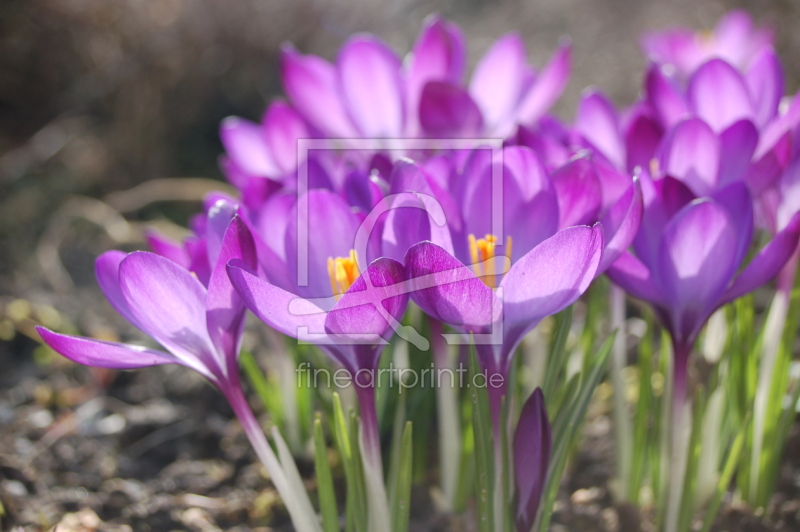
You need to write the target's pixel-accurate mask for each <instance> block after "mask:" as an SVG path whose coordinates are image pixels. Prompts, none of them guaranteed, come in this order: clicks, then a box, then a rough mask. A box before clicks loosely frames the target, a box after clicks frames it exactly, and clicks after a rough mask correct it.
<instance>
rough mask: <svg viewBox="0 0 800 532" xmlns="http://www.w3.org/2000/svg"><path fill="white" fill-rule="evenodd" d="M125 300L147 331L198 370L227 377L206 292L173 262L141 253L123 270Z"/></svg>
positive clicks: (133, 255) (130, 258)
mask: <svg viewBox="0 0 800 532" xmlns="http://www.w3.org/2000/svg"><path fill="white" fill-rule="evenodd" d="M119 281H120V288H121V291H122V295H123V297H124V298H125V301H127V303H128V308H130V310H131V314H132V315H133V317H134V318H136V320H137V321H138V323H139V324H140V325H141V328H142V330H143V331H144V332H146V333H147V334H149V335H150V336H152V337H153V338H154V339H155V340H156V341H157V342H159V343H160V344H161V345H163V346H164V347H166V348H167V349H168V350H169V351H170V352H171V353H172V354H174V355H175V356H176V357H178V358H180V359H181V360H183V361H184V362H186V363H187V364H192V366H193V367H197V366H200V365H202V366H204V367H206V368H207V369H208V372H210V373H212V374H214V375H222V373H221V368H220V367H219V366H218V364H217V361H216V356H215V353H214V351H215V349H214V346H213V344H212V343H211V340H210V338H209V336H208V330H207V328H206V289H205V288H204V287H203V285H202V284H200V281H198V280H197V278H196V277H195V276H193V275H192V274H191V273H190V272H189V271H187V270H184V269H183V268H181V267H180V266H178V265H177V264H175V263H174V262H172V261H171V260H169V259H165V258H164V257H161V256H159V255H155V254H153V253H147V252H143V251H137V252H135V253H131V254H130V255H128V256H127V257H126V258H125V260H123V261H122V263H121V264H120V267H119Z"/></svg>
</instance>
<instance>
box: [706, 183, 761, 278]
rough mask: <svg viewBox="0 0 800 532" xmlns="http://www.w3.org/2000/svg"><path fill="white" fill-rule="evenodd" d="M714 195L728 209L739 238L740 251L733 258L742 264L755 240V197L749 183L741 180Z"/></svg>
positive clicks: (715, 199)
mask: <svg viewBox="0 0 800 532" xmlns="http://www.w3.org/2000/svg"><path fill="white" fill-rule="evenodd" d="M712 197H713V198H714V201H716V202H717V203H718V204H720V205H722V206H723V207H725V208H726V209H727V210H728V216H729V219H730V221H731V227H732V228H733V229H734V232H735V234H736V236H737V238H738V239H739V246H738V248H737V249H738V251H737V252H736V255H735V258H734V259H733V260H734V262H735V263H736V264H741V263H742V261H744V258H745V255H746V254H747V250H748V248H749V247H750V245H751V244H752V242H753V198H752V197H751V196H750V191H749V190H748V189H747V185H745V184H744V183H742V182H741V181H739V182H736V183H732V184H731V185H729V186H727V187H725V188H724V189H722V190H720V191H718V192H716V193H715V194H714V195H713V196H712Z"/></svg>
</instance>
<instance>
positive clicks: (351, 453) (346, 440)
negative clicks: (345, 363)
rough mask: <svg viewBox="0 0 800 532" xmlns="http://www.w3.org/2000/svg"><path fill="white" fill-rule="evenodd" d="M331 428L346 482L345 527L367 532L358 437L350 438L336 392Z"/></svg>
mask: <svg viewBox="0 0 800 532" xmlns="http://www.w3.org/2000/svg"><path fill="white" fill-rule="evenodd" d="M331 429H332V430H331V431H332V432H333V436H334V439H335V440H336V448H337V450H338V451H339V456H340V457H341V459H342V465H343V467H344V476H345V481H346V482H347V523H348V525H347V528H348V530H351V527H354V528H355V530H356V531H357V532H367V505H366V500H365V497H364V491H363V485H364V477H363V475H362V474H361V457H360V456H358V455H357V454H356V453H357V452H358V449H357V447H358V445H357V442H358V438H356V439H355V440H353V439H352V438H351V431H350V426H349V424H348V420H347V418H346V417H345V415H344V411H343V409H342V400H341V398H340V397H339V394H338V393H334V394H333V423H331ZM354 442H355V443H356V444H355V445H354Z"/></svg>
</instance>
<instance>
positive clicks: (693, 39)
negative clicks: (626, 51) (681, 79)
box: [641, 28, 701, 73]
mask: <svg viewBox="0 0 800 532" xmlns="http://www.w3.org/2000/svg"><path fill="white" fill-rule="evenodd" d="M641 45H642V51H643V52H644V54H645V55H646V56H647V58H648V59H650V60H652V61H655V62H657V63H668V64H671V65H673V66H674V67H675V68H677V69H678V70H679V71H680V72H681V73H686V72H691V71H692V70H694V68H695V67H696V66H697V62H698V61H699V60H700V59H701V56H700V54H699V53H698V50H697V36H696V35H695V34H694V32H693V31H691V30H687V29H683V28H675V29H670V30H666V31H658V32H652V33H646V34H645V35H644V36H643V37H642V39H641Z"/></svg>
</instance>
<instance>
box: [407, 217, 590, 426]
mask: <svg viewBox="0 0 800 532" xmlns="http://www.w3.org/2000/svg"><path fill="white" fill-rule="evenodd" d="M602 252H603V232H602V228H601V227H600V226H599V225H598V226H595V227H586V226H577V227H570V228H568V229H564V230H562V231H559V232H558V233H556V234H555V235H553V236H552V237H550V238H547V239H546V240H544V241H543V242H541V243H540V244H538V245H537V246H536V247H534V248H533V249H532V250H530V251H529V252H528V253H526V254H525V255H523V256H522V257H520V258H519V259H518V260H516V261H508V257H507V256H505V257H504V256H503V255H498V256H496V255H495V249H494V246H493V243H492V242H490V241H485V242H484V243H483V245H480V244H479V245H478V254H479V255H480V257H479V258H480V260H481V262H479V263H477V264H472V265H471V266H470V265H467V264H465V263H463V262H461V261H459V260H458V259H457V258H456V257H454V256H453V255H452V254H450V253H448V252H447V251H446V250H445V249H444V248H442V247H440V246H438V245H436V244H434V243H432V242H421V243H419V244H416V245H414V246H412V247H411V249H409V250H408V253H407V255H406V259H405V264H406V269H407V274H408V277H409V279H410V283H411V286H412V287H413V291H412V292H411V298H412V299H413V300H414V302H415V303H417V304H418V305H419V306H420V308H422V310H423V311H425V312H426V313H427V314H429V315H430V316H431V317H433V318H435V319H437V320H439V321H442V322H444V323H447V324H449V325H451V326H452V327H454V328H456V329H457V330H458V331H461V332H464V333H475V334H481V335H489V334H491V333H492V331H493V327H497V328H498V329H499V330H500V335H499V337H498V338H492V340H491V341H490V343H477V342H476V346H475V347H476V350H477V354H478V357H479V360H480V362H481V365H482V366H483V368H484V370H485V371H486V373H487V374H488V375H495V374H498V375H500V376H501V377H502V378H501V380H502V382H501V383H498V384H499V385H498V386H494V387H492V386H490V387H489V397H490V401H491V404H492V411H493V414H494V419H495V428H496V430H499V426H498V425H497V424H498V423H499V419H500V415H499V414H500V404H501V398H502V396H503V395H505V393H506V385H507V383H506V379H507V377H508V372H509V370H510V367H511V356H512V354H513V353H514V350H515V349H516V347H517V345H519V342H520V341H521V340H522V338H523V337H524V336H525V334H526V333H527V332H528V331H530V330H531V329H532V328H533V327H535V326H536V325H537V324H538V323H539V322H540V321H541V320H542V319H544V318H545V317H547V316H550V315H552V314H555V313H557V312H559V311H561V310H563V309H564V308H566V307H568V306H569V305H571V304H572V303H574V302H575V300H577V299H578V297H580V295H581V294H582V293H583V292H584V291H585V290H586V288H588V286H589V284H590V283H591V281H592V280H593V279H594V277H595V275H596V273H597V268H598V266H599V265H600V260H601V256H602ZM508 262H511V266H510V268H507V263H508ZM504 263H505V264H504ZM503 266H506V268H504V267H503ZM476 270H477V271H476ZM506 270H507V271H506ZM503 271H505V273H502V272H503ZM490 287H498V288H499V290H498V292H497V293H495V291H494V290H493V289H492V288H490Z"/></svg>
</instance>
